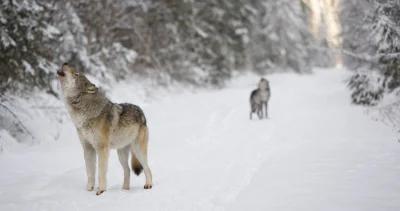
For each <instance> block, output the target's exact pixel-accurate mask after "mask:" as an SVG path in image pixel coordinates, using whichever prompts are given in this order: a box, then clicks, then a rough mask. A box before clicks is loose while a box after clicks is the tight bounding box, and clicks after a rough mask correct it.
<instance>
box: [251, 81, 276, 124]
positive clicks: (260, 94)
mask: <svg viewBox="0 0 400 211" xmlns="http://www.w3.org/2000/svg"><path fill="white" fill-rule="evenodd" d="M270 97H271V89H270V87H269V82H268V80H267V79H265V78H261V79H260V82H258V89H255V90H253V91H252V92H251V94H250V119H252V116H253V113H256V114H257V115H258V118H260V119H262V118H263V108H264V110H265V111H264V112H265V118H268V101H269V98H270Z"/></svg>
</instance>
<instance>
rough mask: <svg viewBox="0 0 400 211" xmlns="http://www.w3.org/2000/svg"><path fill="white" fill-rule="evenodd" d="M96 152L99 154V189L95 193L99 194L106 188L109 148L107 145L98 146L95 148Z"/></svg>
mask: <svg viewBox="0 0 400 211" xmlns="http://www.w3.org/2000/svg"><path fill="white" fill-rule="evenodd" d="M97 154H98V156H99V190H98V191H97V193H96V195H100V194H102V193H103V192H104V191H106V188H107V167H108V155H109V154H110V149H109V147H108V146H103V147H100V148H98V149H97Z"/></svg>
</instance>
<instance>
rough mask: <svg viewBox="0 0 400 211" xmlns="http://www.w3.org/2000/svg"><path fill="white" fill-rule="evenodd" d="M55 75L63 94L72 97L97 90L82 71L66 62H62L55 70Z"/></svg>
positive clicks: (93, 92)
mask: <svg viewBox="0 0 400 211" xmlns="http://www.w3.org/2000/svg"><path fill="white" fill-rule="evenodd" d="M57 75H58V80H59V81H60V84H61V89H62V91H63V93H64V95H65V96H68V97H72V96H76V95H79V94H83V93H88V94H95V93H96V92H97V90H98V89H97V87H96V86H95V85H94V84H92V83H91V82H90V81H89V80H88V79H87V78H86V77H85V76H84V75H83V74H82V73H80V72H78V71H76V70H75V69H74V68H72V67H71V66H69V65H68V64H67V63H64V64H63V65H62V67H61V69H60V70H58V71H57Z"/></svg>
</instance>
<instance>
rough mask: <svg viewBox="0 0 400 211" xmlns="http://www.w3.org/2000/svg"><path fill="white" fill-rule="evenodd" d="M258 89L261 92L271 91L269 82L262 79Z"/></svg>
mask: <svg viewBox="0 0 400 211" xmlns="http://www.w3.org/2000/svg"><path fill="white" fill-rule="evenodd" d="M258 88H259V89H261V90H266V89H269V82H268V80H267V79H265V78H261V79H260V82H258Z"/></svg>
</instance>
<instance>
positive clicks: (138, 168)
mask: <svg viewBox="0 0 400 211" xmlns="http://www.w3.org/2000/svg"><path fill="white" fill-rule="evenodd" d="M131 162H132V170H133V172H135V174H136V175H139V174H140V173H142V170H143V166H142V164H140V162H139V160H138V159H137V158H136V156H135V154H134V153H132V160H131Z"/></svg>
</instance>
